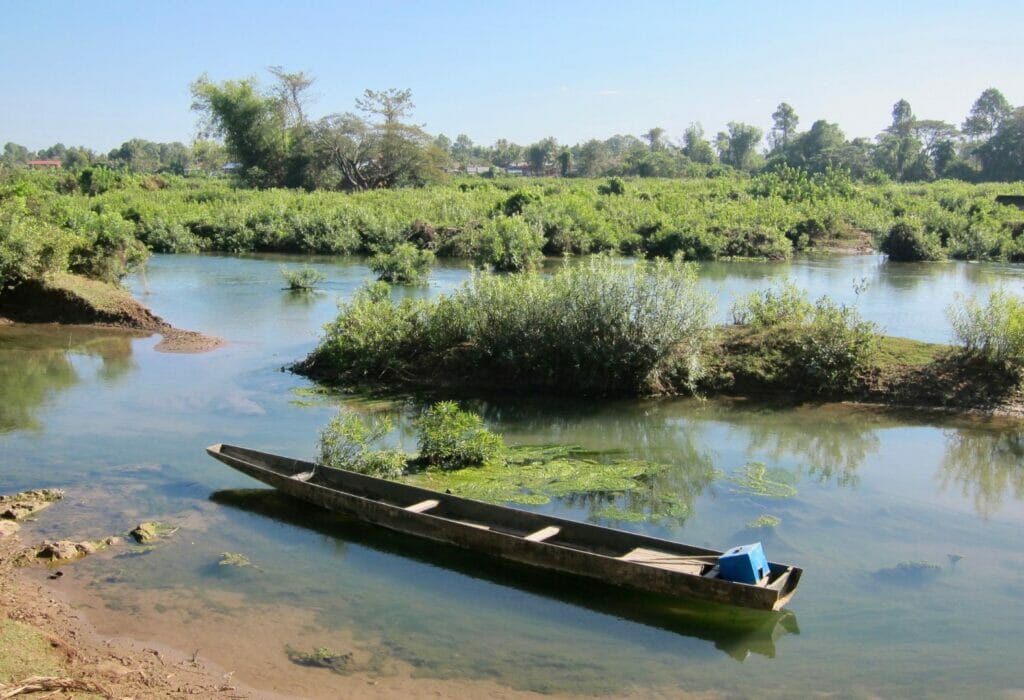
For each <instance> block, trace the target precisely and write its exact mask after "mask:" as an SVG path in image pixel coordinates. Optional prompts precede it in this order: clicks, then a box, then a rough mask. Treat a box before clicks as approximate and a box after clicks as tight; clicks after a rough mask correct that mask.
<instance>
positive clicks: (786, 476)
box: [732, 462, 797, 498]
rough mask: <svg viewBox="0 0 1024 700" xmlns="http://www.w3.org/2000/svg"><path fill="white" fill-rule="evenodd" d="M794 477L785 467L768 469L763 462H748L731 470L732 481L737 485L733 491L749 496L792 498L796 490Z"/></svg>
mask: <svg viewBox="0 0 1024 700" xmlns="http://www.w3.org/2000/svg"><path fill="white" fill-rule="evenodd" d="M795 481H796V478H795V477H794V476H793V475H792V474H791V473H790V472H788V471H786V470H785V469H772V470H769V469H768V467H767V466H765V464H764V462H750V463H748V464H744V465H743V466H742V467H740V468H739V469H737V470H736V471H735V472H733V475H732V482H733V483H734V484H735V485H736V486H737V487H738V488H736V489H734V491H736V492H738V493H746V494H749V495H751V496H767V497H769V498H792V497H793V496H796V494H797V491H796V489H795V488H793V485H792V484H793V483H794V482H795Z"/></svg>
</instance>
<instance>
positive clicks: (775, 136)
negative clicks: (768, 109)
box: [768, 102, 800, 151]
mask: <svg viewBox="0 0 1024 700" xmlns="http://www.w3.org/2000/svg"><path fill="white" fill-rule="evenodd" d="M799 123H800V117H798V116H797V115H796V110H795V109H793V108H792V107H790V106H789V104H787V103H785V102H780V103H779V106H778V107H776V108H775V111H774V112H772V130H771V133H770V134H769V135H768V141H769V143H770V144H771V147H772V150H773V151H777V150H779V149H782V148H785V147H786V146H788V145H789V142H790V140H791V139H792V138H793V136H794V135H795V134H796V126H797V124H799Z"/></svg>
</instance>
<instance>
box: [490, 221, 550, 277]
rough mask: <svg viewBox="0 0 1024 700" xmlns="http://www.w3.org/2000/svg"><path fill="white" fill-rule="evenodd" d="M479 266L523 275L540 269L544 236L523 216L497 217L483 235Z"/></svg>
mask: <svg viewBox="0 0 1024 700" xmlns="http://www.w3.org/2000/svg"><path fill="white" fill-rule="evenodd" d="M478 235H479V243H478V248H477V252H476V262H477V263H478V264H480V265H490V266H491V267H492V268H493V269H494V270H495V271H497V272H522V271H523V270H532V269H534V268H536V267H538V266H539V265H540V261H541V249H542V248H543V247H544V236H543V234H541V232H540V231H539V230H538V229H537V228H536V227H535V226H531V225H530V224H529V223H528V222H527V221H526V220H524V219H523V218H522V217H519V216H513V217H497V218H494V219H490V220H489V221H487V223H485V224H484V226H483V228H482V229H481V230H480V232H479V234H478Z"/></svg>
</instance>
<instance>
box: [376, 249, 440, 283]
mask: <svg viewBox="0 0 1024 700" xmlns="http://www.w3.org/2000/svg"><path fill="white" fill-rule="evenodd" d="M433 263H434V254H433V253H432V252H431V251H429V250H420V249H419V248H417V247H416V246H414V245H413V244H412V243H399V244H398V245H396V246H395V247H394V248H392V249H391V250H390V251H389V252H386V253H377V254H376V255H374V256H373V257H372V258H370V260H369V262H368V263H367V265H368V266H369V268H370V269H371V270H373V272H375V273H376V274H377V279H378V280H380V281H381V282H389V283H392V284H417V283H420V282H424V281H426V278H427V276H428V275H429V274H430V266H431V265H432V264H433Z"/></svg>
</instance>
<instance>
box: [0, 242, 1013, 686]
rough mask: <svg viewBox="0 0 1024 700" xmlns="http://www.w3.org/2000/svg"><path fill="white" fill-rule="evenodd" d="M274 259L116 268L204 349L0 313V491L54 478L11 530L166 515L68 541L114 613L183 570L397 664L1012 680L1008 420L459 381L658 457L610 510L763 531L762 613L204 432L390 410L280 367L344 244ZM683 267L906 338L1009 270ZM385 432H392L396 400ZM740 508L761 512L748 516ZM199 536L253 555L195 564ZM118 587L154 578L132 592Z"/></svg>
mask: <svg viewBox="0 0 1024 700" xmlns="http://www.w3.org/2000/svg"><path fill="white" fill-rule="evenodd" d="M281 262H282V259H279V258H259V259H255V258H250V259H240V258H231V257H212V256H210V257H206V256H202V257H191V256H156V257H154V258H153V260H152V261H151V262H150V264H149V266H148V268H147V270H146V273H145V275H142V276H138V277H135V278H132V279H131V280H129V285H130V287H131V288H132V290H133V291H134V292H135V293H136V294H137V295H138V296H139V297H140V298H142V299H143V300H144V301H145V302H146V303H148V304H149V305H150V306H151V307H152V308H153V310H154V311H156V312H157V313H158V314H160V315H162V316H163V317H164V318H166V319H167V320H169V321H171V322H172V323H174V324H175V325H177V326H180V327H183V328H190V329H195V330H200V331H204V332H207V333H212V334H216V335H220V336H223V337H225V338H226V339H227V340H228V341H229V344H228V345H227V346H226V347H225V348H223V349H220V350H217V351H215V352H212V353H208V354H203V355H170V354H161V353H156V352H154V351H153V349H152V348H153V346H154V345H155V344H156V341H157V339H156V338H136V337H132V336H130V335H122V334H116V333H109V332H98V331H82V330H77V331H73V330H68V329H56V330H55V329H38V328H15V329H0V390H2V394H3V398H4V400H3V402H0V492H12V491H16V490H19V489H22V488H31V487H41V486H61V487H65V488H67V489H68V490H69V498H68V499H67V500H66V501H65V502H63V503H60V504H58V505H57V506H55V507H54V508H53V509H52V511H51V512H50V513H49V514H47V515H46V516H44V517H43V518H42V519H41V521H40V522H39V523H38V524H37V525H36V526H35V528H36V532H37V533H39V534H45V535H55V536H56V535H61V536H62V535H66V534H68V532H69V531H70V530H72V529H73V530H74V531H75V532H77V533H80V534H81V535H82V536H101V535H106V534H110V533H112V532H123V531H126V530H128V529H130V528H131V527H133V526H134V525H135V524H136V523H137V522H138V521H139V520H141V519H151V518H157V519H162V520H167V521H169V522H173V523H177V524H179V525H181V527H182V530H181V531H179V533H178V534H177V535H175V536H174V537H173V538H172V539H171V540H169V541H168V542H167V543H166V544H165V545H164V546H162V547H160V548H158V549H156V550H155V551H153V552H151V553H148V554H145V555H141V556H119V557H116V558H110V557H109V556H108V557H107V558H105V559H100V558H94V559H93V560H85V561H83V562H80V563H78V564H75V565H73V576H75V577H78V578H79V579H82V580H86V581H88V582H89V589H90V591H91V592H92V593H93V594H94V595H96V596H98V597H99V599H100V600H102V601H103V604H104V605H105V606H106V608H107V609H108V610H109V611H110V612H111V614H113V613H116V612H118V611H122V612H126V613H127V614H136V615H141V614H146V615H150V616H152V619H153V620H155V621H157V622H158V621H159V620H160V619H161V618H160V616H161V615H167V616H171V615H173V613H174V609H175V606H176V605H180V604H182V603H181V602H180V599H181V598H183V597H184V598H188V603H189V605H190V606H191V607H190V610H191V611H192V613H191V614H193V615H196V616H200V617H201V616H204V615H222V616H225V619H226V620H227V624H232V618H231V615H232V614H234V615H238V614H239V613H231V612H230V611H227V612H225V609H224V608H223V605H221V604H220V603H218V602H217V600H218V598H217V596H216V595H214V594H217V593H224V592H231V593H240V594H241V595H242V596H243V597H244V600H246V601H248V602H249V603H250V604H251V605H253V606H268V605H269V606H280V607H281V609H282V610H284V609H288V610H292V611H295V610H299V611H306V612H307V613H310V617H311V618H312V619H313V620H315V622H313V623H309V622H307V623H305V627H302V628H297V627H295V626H289V625H284V624H282V625H281V631H280V633H279V634H278V635H274V634H270V635H269V637H263V638H261V639H258V640H253V641H252V644H253V647H254V648H255V647H257V646H258V647H259V648H260V649H262V653H265V654H274V655H278V656H280V657H282V658H283V655H284V647H285V646H286V645H291V646H293V647H298V648H303V647H306V648H308V647H310V646H311V645H312V644H311V641H310V640H313V639H316V640H317V643H318V644H319V643H322V640H324V639H327V640H330V639H332V635H337V638H338V639H345V640H347V641H346V643H347V644H355V645H356V646H357V647H359V648H360V650H361V651H362V652H364V656H366V655H369V656H372V657H373V658H374V659H393V660H397V661H399V662H401V663H402V664H405V665H406V666H407V667H409V668H412V669H414V671H415V674H416V675H421V676H425V677H441V678H467V679H487V680H491V681H495V682H497V683H499V684H501V685H504V686H508V687H512V688H518V689H529V690H539V691H544V692H553V693H559V692H565V693H569V692H583V693H599V694H600V693H607V694H619V693H625V692H629V691H631V690H634V691H635V690H636V689H637V688H640V689H644V688H652V689H653V688H659V689H664V688H683V689H687V690H712V689H717V690H723V691H725V692H726V693H729V694H734V695H740V696H752V695H755V694H760V693H762V691H763V692H766V693H768V694H769V695H795V694H803V693H806V692H809V691H815V690H816V691H824V692H831V693H836V694H838V695H840V696H875V695H881V696H887V697H892V696H898V697H910V696H914V697H919V696H944V697H952V696H963V695H964V694H966V693H974V694H977V695H979V696H993V695H1000V694H1002V693H1003V692H1004V691H1007V690H1013V689H1017V692H1021V690H1020V689H1022V688H1024V681H1022V680H1021V678H1020V673H1019V671H1020V668H1019V667H1020V660H1021V648H1020V630H1021V628H1022V626H1024V607H1022V606H1021V603H1020V601H1021V598H1022V596H1024V552H1022V548H1021V544H1020V542H1021V537H1022V535H1024V504H1022V498H1024V466H1022V458H1024V429H1022V427H1021V426H1018V425H1015V424H1012V423H1005V422H994V421H978V420H972V421H968V420H960V419H951V418H936V417H929V416H920V415H902V414H900V415H897V414H891V413H890V414H886V413H880V412H877V411H869V410H866V409H857V408H850V407H838V406H812V407H802V408H796V409H784V410H780V409H772V408H769V407H765V406H758V405H748V404H745V403H742V402H740V403H730V402H720V401H707V402H698V401H693V400H672V401H628V402H608V403H602V402H587V403H580V402H571V401H560V400H545V401H540V400H530V399H523V398H520V399H514V400H513V399H510V400H493V399H489V400H481V401H477V402H476V403H475V405H474V408H476V409H477V410H479V411H481V412H482V413H483V414H484V416H485V417H486V419H487V421H488V423H489V425H490V426H491V427H492V428H494V429H496V430H498V431H500V432H502V433H503V434H504V435H505V436H506V440H508V441H509V442H511V443H552V442H560V443H574V444H578V445H581V446H583V447H585V448H587V449H590V450H595V451H608V452H609V453H614V454H615V455H618V456H621V455H627V456H635V457H641V458H645V459H656V460H659V461H664V462H667V463H670V464H671V465H673V466H672V470H671V471H670V472H669V474H667V475H666V476H665V478H663V479H662V480H660V481H659V482H658V484H657V485H656V487H657V488H661V489H672V490H673V491H675V492H677V493H679V494H682V495H683V499H684V500H685V501H686V502H687V503H689V505H690V515H689V516H688V517H686V518H685V519H680V520H676V521H672V522H662V523H658V524H651V523H630V524H625V525H623V527H629V528H633V529H636V530H639V531H644V532H649V533H652V534H655V535H658V536H667V537H671V538H676V539H680V540H683V541H687V542H692V543H695V544H704V545H708V546H713V547H716V548H721V547H725V546H727V545H732V544H742V543H745V542H748V541H753V540H758V539H760V540H763V542H764V543H765V546H766V548H767V550H768V553H769V557H770V558H773V559H777V560H782V561H791V562H794V563H798V564H800V565H801V566H803V567H804V568H805V570H806V573H805V576H804V579H803V581H802V583H801V587H800V590H799V591H798V593H797V596H796V597H795V598H794V600H793V602H792V603H791V605H790V611H791V614H789V615H785V616H777V615H775V616H773V615H764V614H759V613H757V614H754V613H746V612H737V611H729V610H721V609H716V608H707V607H703V606H698V605H682V604H678V603H674V604H673V603H666V602H665V601H662V600H658V599H655V598H649V597H645V596H637V595H632V594H627V593H623V592H621V591H615V590H608V589H604V588H602V587H600V586H596V585H595V584H592V583H589V582H583V581H573V580H570V581H566V580H564V579H552V578H551V577H547V576H544V575H541V574H537V573H535V572H524V571H522V570H519V569H516V568H510V567H505V566H502V565H498V564H495V563H493V562H489V561H486V560H481V559H479V558H478V557H475V556H473V555H471V554H465V553H459V552H451V551H448V550H446V549H444V548H434V547H431V546H428V545H425V544H423V543H420V542H418V541H415V540H409V539H406V538H403V537H398V536H394V535H390V534H387V533H383V532H380V531H378V530H376V529H374V528H369V527H366V526H363V525H360V524H359V523H352V522H350V521H347V520H345V519H344V518H340V517H336V516H334V515H329V514H323V513H318V512H315V511H313V510H311V509H309V508H305V507H302V506H296V505H294V504H291V503H289V502H287V501H285V500H284V499H281V498H278V497H276V496H274V495H273V494H272V493H270V492H267V491H265V490H255V489H258V484H256V483H255V482H253V481H251V480H249V479H247V478H245V477H243V476H241V475H238V474H235V473H233V472H231V471H230V470H228V469H226V468H225V467H223V466H222V465H220V464H219V463H217V462H214V461H213V460H211V459H209V458H208V457H206V456H205V454H204V453H203V447H205V446H206V445H208V444H211V443H214V442H221V441H223V442H233V443H238V444H243V445H248V446H252V447H256V448H262V449H267V450H270V451H273V452H278V453H282V454H289V455H294V456H297V457H306V458H309V457H313V455H314V452H315V441H316V436H317V433H318V431H319V430H320V429H321V428H322V427H323V426H324V425H325V424H326V422H327V421H328V420H329V419H330V417H331V416H332V415H333V413H334V412H335V411H336V410H337V407H338V405H339V404H342V403H348V404H350V405H352V406H354V407H356V408H359V409H360V410H367V411H369V410H387V411H391V412H393V413H395V414H396V415H398V416H399V417H401V416H403V415H407V414H408V411H409V410H410V404H409V403H407V402H406V401H405V400H402V399H395V400H370V399H366V398H357V397H350V396H349V397H346V396H340V395H335V396H323V395H312V396H311V395H310V394H309V393H308V392H306V391H304V389H308V388H309V386H310V385H309V383H308V382H307V381H306V380H304V379H302V378H301V377H296V376H293V375H291V374H288V373H286V372H282V371H281V370H280V368H281V366H282V365H285V364H286V363H289V362H291V361H294V360H296V359H298V358H301V357H302V356H303V355H304V354H305V353H307V352H308V351H309V350H310V349H311V348H312V346H313V345H314V344H315V342H316V338H317V336H318V333H319V329H320V327H321V326H322V325H323V324H324V323H325V322H327V321H328V320H330V319H331V318H332V317H333V315H334V312H335V308H336V300H337V299H338V298H347V297H349V296H350V295H351V294H352V293H353V292H354V290H355V289H357V288H358V286H359V285H360V284H361V283H362V282H363V281H365V280H366V279H369V277H370V275H369V273H368V271H367V270H366V268H365V267H364V266H362V265H361V264H360V263H359V262H358V261H352V260H336V261H329V260H319V261H317V262H316V265H317V266H318V267H319V268H320V269H322V270H323V271H324V272H325V273H327V274H328V276H329V280H328V282H327V283H326V284H325V286H324V289H323V291H322V292H320V293H318V294H315V295H312V296H295V295H292V294H289V293H287V292H284V291H282V290H281V289H280V287H281V279H280V276H279V273H278V266H279V264H280V263H281ZM466 276H467V273H466V271H465V270H464V269H462V268H459V267H439V268H437V269H436V270H435V272H434V275H433V278H432V282H431V285H430V287H429V288H426V289H422V290H420V291H415V292H407V293H418V294H436V293H438V292H443V291H446V290H450V289H452V288H454V287H455V286H457V285H458V284H459V283H461V281H462V280H464V279H465V278H466ZM702 276H703V279H704V280H705V283H706V284H707V285H708V287H709V288H710V289H712V290H714V291H715V292H716V295H717V296H718V297H719V302H718V305H719V312H720V315H721V316H722V317H723V318H724V317H725V315H726V312H727V310H728V306H729V304H730V302H731V299H733V298H735V297H736V296H737V295H738V294H742V293H745V292H747V291H750V290H752V289H759V288H763V287H764V286H766V285H767V284H769V283H771V282H772V281H777V280H780V279H785V278H789V279H791V280H792V281H794V282H795V283H796V284H797V285H799V286H802V287H804V288H807V289H808V290H810V291H811V293H812V294H813V295H815V296H816V295H819V294H822V293H826V292H828V293H829V294H830V295H832V296H834V297H836V298H839V299H840V300H842V301H846V302H849V303H856V304H857V305H858V307H859V308H860V309H861V311H862V313H863V314H864V315H865V316H867V317H868V318H870V319H872V320H875V321H877V322H878V323H880V324H881V325H882V326H883V327H884V328H885V329H886V331H887V332H889V333H891V334H894V335H904V336H909V337H915V338H920V339H923V340H932V341H945V340H948V337H949V331H948V326H947V324H946V322H945V318H944V307H945V305H946V304H947V303H948V302H949V301H950V300H952V299H953V297H954V295H955V294H956V293H971V292H985V291H986V290H988V289H991V288H995V287H997V286H1003V287H1006V288H1008V289H1011V290H1013V291H1018V292H1019V291H1021V286H1022V282H1024V277H1022V275H1021V271H1020V270H1019V269H1018V268H1013V267H1009V266H999V265H967V264H956V263H945V264H934V265H920V266H918V265H912V266H899V267H897V266H887V265H884V264H882V263H881V262H880V261H879V260H878V259H877V258H875V257H873V256H864V257H852V258H838V259H831V260H820V261H799V262H793V263H788V264H780V265H767V264H749V263H736V264H714V265H708V266H705V267H704V268H703V269H702ZM864 282H866V285H865V284H864ZM855 283H857V284H859V286H860V287H861V291H860V293H857V292H855V290H854V286H855ZM393 440H395V441H397V442H403V443H404V444H405V445H406V447H407V448H409V449H412V448H413V446H414V441H413V440H412V439H411V437H410V435H409V433H408V432H407V427H406V426H404V425H403V426H402V427H400V428H399V430H398V431H397V432H396V434H395V435H394V436H393ZM750 462H762V463H764V464H765V465H766V466H767V468H768V469H769V474H771V475H773V476H774V477H775V478H778V479H780V480H785V481H788V482H791V483H793V484H794V485H795V488H796V490H797V495H796V496H794V497H792V498H783V499H772V498H767V497H761V496H752V495H749V494H747V493H744V492H742V491H741V490H740V489H737V488H736V486H735V485H734V483H733V482H732V481H731V477H732V476H733V475H734V474H735V473H736V471H737V470H738V469H740V468H741V467H743V466H744V465H745V464H748V463H750ZM604 505H606V504H604V503H599V502H596V501H594V500H587V499H569V500H565V501H559V502H555V503H553V504H551V505H548V506H544V509H546V510H549V511H551V512H558V513H560V514H564V515H567V516H569V517H573V518H579V519H592V518H593V517H594V516H593V515H592V514H593V513H596V512H597V511H598V510H600V509H601V508H602V507H603V506H604ZM764 515H770V516H774V517H776V518H778V519H779V520H780V523H779V525H778V526H777V527H776V528H774V529H769V530H763V529H757V530H753V529H750V528H748V525H749V524H750V523H752V521H754V520H755V519H757V518H758V517H760V516H764ZM225 551H232V552H241V553H244V554H245V555H246V556H247V557H248V558H249V559H250V560H251V561H252V562H253V564H254V566H253V567H250V568H247V569H230V568H227V567H220V566H217V561H218V558H219V555H220V553H221V552H225ZM901 564H902V566H901ZM69 571H72V568H69ZM140 592H141V593H142V594H146V593H150V594H152V595H151V597H150V598H149V600H159V601H161V602H159V603H158V604H152V605H145V606H143V608H144V609H139V605H140V603H139V602H138V601H139V597H138V596H139V595H140ZM183 592H184V593H183ZM162 594H166V595H164V597H163V598H161V595H162ZM132 606H135V608H132ZM283 614H284V613H282V615H283ZM168 619H171V618H168ZM173 619H178V618H173ZM236 622H239V624H240V623H241V621H240V620H236ZM158 628H159V625H158V624H156V623H154V629H158ZM154 634H156V635H157V636H159V633H158V632H154ZM197 634H199V633H198V632H197ZM353 640H354V641H353ZM202 643H203V640H202V639H199V640H197V645H201V644H202ZM384 667H386V664H384V666H380V665H379V664H378V665H374V664H373V663H370V664H368V665H367V667H366V668H367V669H370V670H371V672H373V669H378V668H384ZM380 672H381V673H386V671H384V670H381V671H380ZM319 673H322V674H323V676H322V677H323V678H324V682H329V680H330V674H329V673H328V672H326V671H321V672H319ZM243 680H244V678H243Z"/></svg>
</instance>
